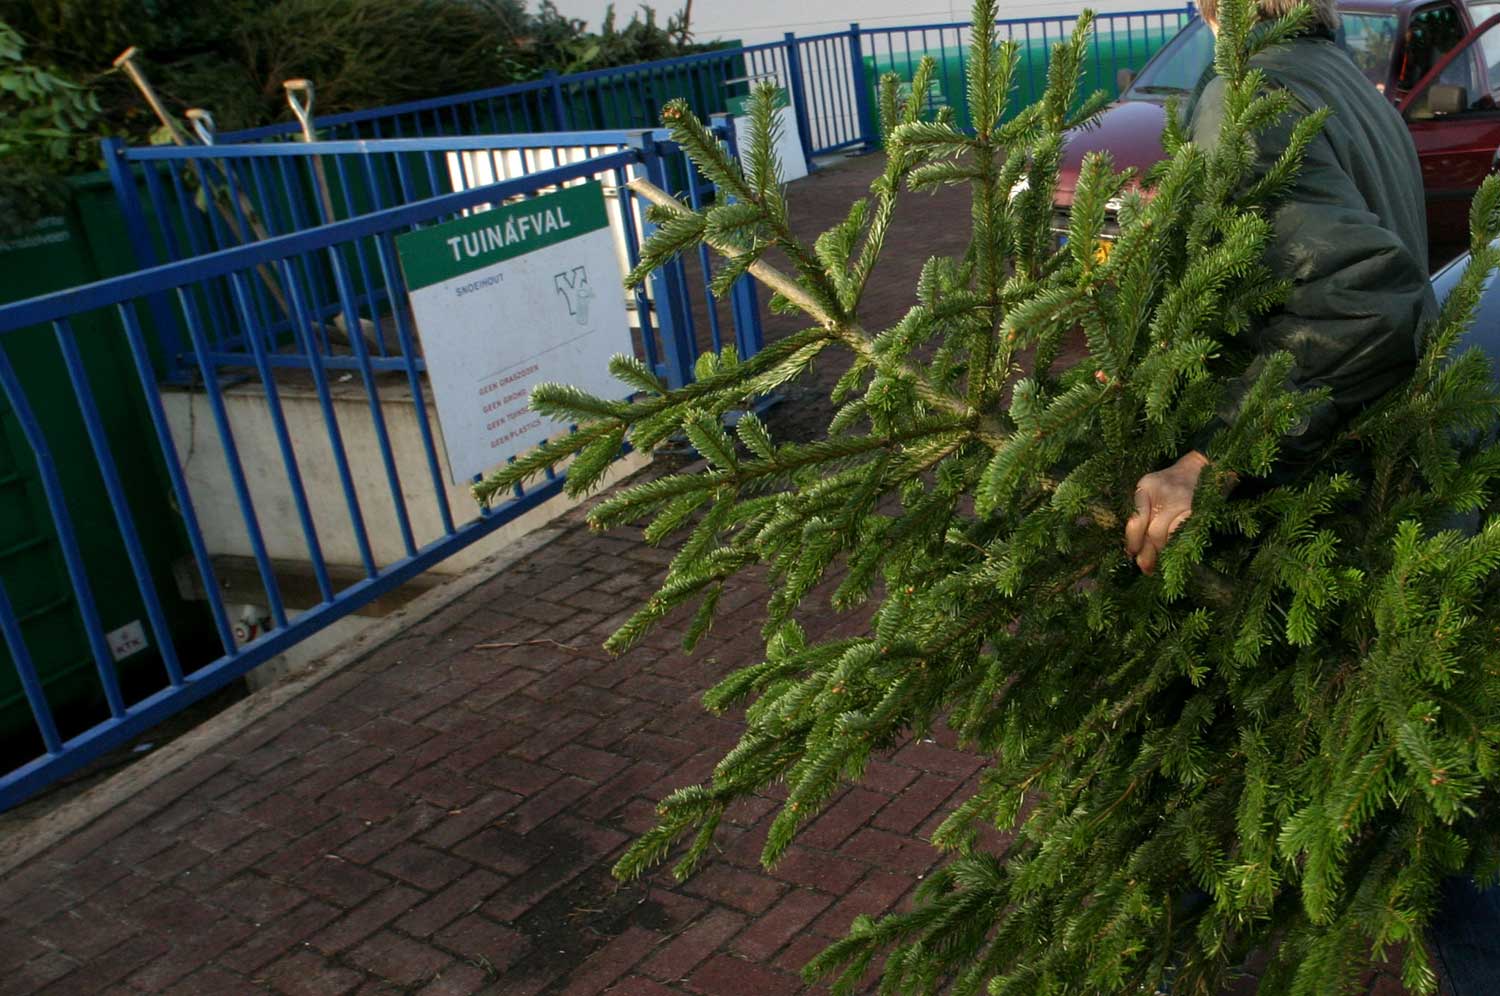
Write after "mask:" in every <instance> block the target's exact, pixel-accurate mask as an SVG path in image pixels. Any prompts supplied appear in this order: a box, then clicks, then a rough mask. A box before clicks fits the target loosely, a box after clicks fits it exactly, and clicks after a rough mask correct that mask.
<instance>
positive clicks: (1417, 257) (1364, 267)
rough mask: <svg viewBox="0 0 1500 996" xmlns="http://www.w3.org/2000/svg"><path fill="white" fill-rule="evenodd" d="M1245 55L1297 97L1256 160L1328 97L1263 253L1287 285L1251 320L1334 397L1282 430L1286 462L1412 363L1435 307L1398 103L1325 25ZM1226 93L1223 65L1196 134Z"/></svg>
mask: <svg viewBox="0 0 1500 996" xmlns="http://www.w3.org/2000/svg"><path fill="white" fill-rule="evenodd" d="M1252 65H1254V66H1256V67H1258V68H1260V69H1261V70H1262V71H1263V72H1264V73H1265V74H1266V76H1267V78H1268V79H1269V81H1270V85H1272V86H1274V87H1280V88H1284V89H1286V90H1288V91H1290V93H1291V95H1292V97H1293V98H1294V107H1295V108H1296V110H1295V111H1294V113H1293V114H1292V115H1289V116H1288V117H1287V118H1286V119H1283V120H1282V121H1281V122H1279V123H1278V124H1277V125H1275V126H1273V127H1272V128H1270V129H1269V130H1267V131H1266V132H1263V133H1261V134H1260V135H1259V136H1257V137H1256V146H1257V150H1258V156H1257V159H1258V168H1259V169H1260V170H1262V171H1263V170H1265V169H1266V168H1268V167H1269V166H1270V165H1271V164H1272V163H1273V162H1275V161H1276V159H1277V157H1278V156H1279V155H1280V154H1281V153H1282V151H1283V150H1284V149H1285V148H1286V145H1287V141H1288V137H1289V136H1290V134H1291V128H1292V126H1293V124H1295V122H1296V119H1297V116H1298V115H1305V114H1308V113H1311V112H1313V111H1315V110H1317V109H1319V108H1322V107H1328V108H1331V109H1332V114H1331V115H1330V116H1329V118H1328V123H1327V125H1326V126H1325V127H1324V128H1323V131H1322V133H1321V134H1320V135H1319V136H1318V137H1317V138H1316V139H1314V140H1313V142H1312V144H1311V145H1310V146H1309V148H1308V150H1307V154H1306V157H1305V159H1304V162H1303V166H1302V171H1301V173H1300V174H1299V175H1298V177H1297V179H1296V181H1295V182H1294V184H1293V185H1292V187H1291V189H1290V190H1289V191H1288V192H1287V194H1286V196H1285V198H1284V200H1282V201H1281V202H1280V205H1279V206H1278V207H1277V208H1276V209H1275V211H1274V213H1273V215H1272V226H1273V227H1272V239H1271V243H1270V245H1269V247H1268V250H1267V257H1266V258H1267V262H1268V264H1269V266H1270V269H1271V271H1272V272H1273V273H1275V274H1276V275H1278V276H1281V277H1284V278H1287V279H1289V280H1291V281H1292V284H1293V287H1292V292H1291V295H1290V297H1289V298H1288V299H1287V301H1286V303H1285V304H1284V305H1282V306H1281V307H1279V308H1278V309H1277V310H1276V311H1274V312H1272V313H1271V314H1269V315H1266V316H1264V317H1263V318H1262V319H1261V320H1260V321H1259V322H1258V323H1257V325H1256V327H1255V328H1254V329H1253V330H1252V331H1251V335H1252V336H1253V337H1254V338H1253V346H1254V349H1255V351H1256V352H1257V353H1259V354H1260V355H1266V354H1269V353H1273V352H1279V351H1287V352H1289V353H1291V355H1292V356H1293V357H1294V358H1295V361H1296V367H1295V369H1294V371H1293V374H1292V386H1293V387H1295V388H1298V389H1302V390H1308V389H1315V388H1321V387H1326V388H1328V389H1329V392H1330V399H1329V401H1328V402H1326V403H1324V404H1323V405H1321V406H1319V408H1318V409H1316V410H1315V411H1314V412H1313V413H1312V415H1311V416H1310V417H1309V418H1307V419H1305V420H1303V422H1302V423H1301V424H1299V425H1298V426H1297V427H1296V428H1295V429H1294V430H1293V433H1292V435H1290V436H1288V437H1287V438H1285V439H1284V440H1283V441H1282V448H1281V460H1282V463H1283V464H1284V465H1285V467H1286V469H1299V468H1301V467H1305V466H1306V465H1308V463H1309V462H1310V461H1311V460H1313V459H1314V458H1315V457H1316V455H1317V453H1318V452H1319V451H1320V450H1321V449H1322V448H1323V446H1324V445H1326V444H1327V443H1328V442H1329V440H1330V439H1331V438H1332V437H1333V435H1334V434H1335V433H1337V432H1338V431H1339V430H1340V429H1341V428H1342V427H1343V426H1344V425H1346V424H1347V423H1348V421H1349V419H1350V418H1352V417H1353V416H1354V415H1355V414H1357V413H1358V412H1359V411H1360V409H1362V408H1364V407H1365V406H1366V405H1368V404H1369V403H1370V402H1372V401H1374V400H1376V399H1377V398H1379V397H1380V396H1381V395H1383V394H1384V393H1386V392H1387V391H1389V390H1390V389H1391V388H1393V387H1395V386H1397V385H1398V384H1400V383H1402V382H1403V381H1404V380H1406V378H1407V377H1409V376H1410V375H1411V372H1412V370H1413V369H1414V368H1415V366H1416V360H1417V352H1418V348H1419V341H1418V340H1419V336H1420V335H1421V332H1422V329H1423V326H1424V325H1425V323H1426V322H1427V321H1428V320H1430V319H1431V318H1433V317H1435V316H1436V314H1437V304H1436V301H1435V299H1434V298H1433V294H1432V287H1431V285H1430V284H1429V282H1428V279H1427V218H1426V210H1425V199H1424V196H1423V191H1422V172H1421V166H1420V164H1419V163H1418V160H1417V152H1416V148H1415V146H1413V144H1412V140H1411V135H1410V134H1409V133H1408V132H1407V130H1406V126H1405V123H1404V122H1403V121H1402V120H1401V116H1400V115H1399V114H1397V112H1396V109H1395V108H1394V107H1393V106H1392V105H1391V103H1390V102H1389V101H1388V100H1386V99H1385V97H1384V96H1383V95H1382V94H1381V93H1380V92H1379V91H1377V90H1376V89H1375V87H1374V86H1372V85H1371V84H1370V82H1369V80H1368V79H1367V78H1366V77H1365V76H1364V74H1363V73H1362V72H1360V70H1359V69H1358V68H1356V67H1355V65H1354V63H1353V61H1352V60H1350V58H1349V56H1348V55H1347V54H1346V53H1345V52H1344V50H1343V49H1341V48H1339V47H1338V46H1337V45H1336V44H1334V42H1333V41H1332V40H1331V39H1329V38H1325V37H1321V36H1318V35H1306V36H1302V37H1298V38H1295V39H1293V40H1291V41H1289V42H1287V43H1286V44H1284V45H1280V46H1277V47H1275V48H1272V49H1268V50H1267V51H1265V52H1262V53H1260V54H1259V55H1257V56H1255V58H1254V59H1253V61H1252ZM1224 97H1225V86H1224V81H1223V80H1222V79H1218V78H1217V77H1216V78H1213V79H1211V80H1210V81H1209V82H1208V83H1207V84H1206V86H1205V87H1204V88H1203V90H1202V93H1201V96H1200V97H1199V99H1198V100H1197V102H1196V104H1195V106H1194V107H1193V108H1192V109H1191V111H1190V113H1191V118H1190V128H1189V132H1190V135H1191V137H1192V139H1193V141H1194V142H1195V143H1197V144H1199V145H1201V146H1204V147H1208V148H1211V147H1212V145H1213V144H1214V143H1215V142H1216V141H1217V139H1218V134H1219V124H1220V122H1221V121H1222V119H1223V115H1224ZM1254 373H1255V369H1254V367H1252V369H1251V372H1250V374H1249V375H1248V376H1247V379H1246V380H1245V381H1244V382H1242V383H1241V384H1240V385H1239V386H1238V387H1237V389H1235V390H1233V391H1231V393H1230V398H1229V400H1228V402H1227V404H1226V406H1225V407H1224V409H1222V410H1221V412H1220V418H1221V419H1223V420H1224V421H1226V422H1227V421H1228V420H1229V419H1231V418H1232V417H1233V415H1234V412H1235V410H1236V407H1237V403H1238V400H1239V397H1240V395H1242V393H1243V391H1244V389H1245V388H1246V387H1247V386H1248V383H1249V378H1251V377H1253V375H1254ZM1217 428H1219V426H1211V427H1210V432H1209V433H1206V434H1205V435H1204V436H1203V437H1200V438H1202V439H1204V440H1205V441H1206V438H1207V436H1209V435H1211V434H1212V431H1213V430H1216V429H1217Z"/></svg>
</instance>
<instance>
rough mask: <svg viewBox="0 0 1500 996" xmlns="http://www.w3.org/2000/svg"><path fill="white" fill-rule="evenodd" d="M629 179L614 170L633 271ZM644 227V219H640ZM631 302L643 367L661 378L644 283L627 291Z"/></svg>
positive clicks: (635, 245)
mask: <svg viewBox="0 0 1500 996" xmlns="http://www.w3.org/2000/svg"><path fill="white" fill-rule="evenodd" d="M629 179H630V177H629V175H628V172H627V168H626V167H624V166H621V167H619V168H618V169H616V170H615V189H616V191H618V196H619V198H620V227H621V228H622V229H624V232H625V262H626V263H628V264H629V266H630V268H631V269H632V270H633V269H635V267H636V265H637V264H639V263H640V261H641V250H640V240H639V238H638V237H637V231H638V230H637V228H636V207H635V195H634V194H632V193H631V192H630V188H629V187H627V186H626V185H625V184H626V182H627V181H628V180H629ZM642 223H643V224H644V219H642ZM630 293H631V296H632V300H634V301H635V318H636V322H637V323H638V324H639V325H640V329H641V352H642V353H643V354H644V355H645V360H646V366H647V367H649V368H650V370H651V372H652V373H654V374H656V375H657V376H658V377H661V376H664V375H665V373H666V367H665V365H664V364H663V363H662V362H661V359H660V356H659V354H658V353H657V350H656V333H655V331H654V319H653V318H652V313H651V296H650V295H649V294H647V293H646V287H645V284H644V283H640V284H636V285H635V286H634V287H632V288H630Z"/></svg>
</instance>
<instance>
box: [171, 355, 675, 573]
mask: <svg viewBox="0 0 1500 996" xmlns="http://www.w3.org/2000/svg"><path fill="white" fill-rule="evenodd" d="M394 380H395V379H394V378H392V379H389V380H383V381H382V383H381V385H380V393H381V399H382V406H381V410H382V412H383V414H384V417H385V423H386V427H387V430H388V431H389V433H390V439H391V448H392V451H393V453H394V454H395V457H396V465H397V470H398V473H399V475H400V480H401V492H402V495H403V497H404V498H405V501H406V507H407V511H408V514H409V515H410V518H411V525H412V532H413V534H414V538H415V539H416V543H417V546H418V547H421V546H422V545H424V544H426V543H430V542H432V541H434V540H436V539H438V538H440V537H441V536H442V535H443V526H442V520H441V518H440V514H439V505H438V502H439V501H442V502H445V503H446V504H447V506H448V508H449V510H450V511H451V513H452V516H453V521H454V524H455V525H461V524H463V523H465V522H468V521H471V520H473V519H475V518H477V515H478V507H477V505H476V504H475V502H474V499H473V498H472V497H471V496H470V495H469V491H468V488H467V487H455V486H453V485H452V484H449V483H448V482H447V464H446V462H445V461H446V457H445V455H444V452H443V449H442V445H443V444H442V433H441V431H440V430H439V429H438V423H437V415H436V412H435V410H434V409H433V408H432V406H431V403H430V401H429V404H428V409H427V412H428V420H429V423H430V424H431V426H432V428H433V431H434V434H435V435H436V437H437V440H436V441H437V447H438V460H439V469H440V471H441V473H442V481H443V492H442V493H441V494H440V495H439V494H436V493H435V491H434V487H433V481H432V475H431V473H430V472H429V471H428V467H427V458H426V455H425V450H424V449H423V446H422V437H421V434H420V431H419V429H418V422H417V411H416V406H415V405H413V403H412V399H411V393H410V391H409V390H408V389H407V388H406V386H405V381H404V379H401V380H400V381H399V383H393V381H394ZM336 387H337V390H336V393H335V398H334V409H335V413H336V415H337V420H338V425H339V431H340V434H341V435H342V437H343V442H344V447H345V450H346V452H347V453H348V456H349V463H350V467H351V469H352V471H353V474H352V476H353V477H354V484H355V491H356V494H357V495H358V496H359V504H360V509H361V511H362V513H363V515H364V521H365V528H366V530H367V532H368V534H369V537H370V543H371V546H372V547H373V550H374V555H375V560H376V562H377V564H378V565H381V566H384V565H387V564H390V563H392V562H394V561H397V560H400V559H402V558H403V557H404V556H406V550H405V546H404V544H403V542H402V539H401V532H400V529H399V526H398V522H397V518H396V513H395V507H394V502H393V500H392V496H391V489H390V486H389V484H388V483H387V477H386V472H385V467H384V463H383V461H382V460H381V456H380V448H379V444H378V442H377V437H376V433H375V425H374V421H373V419H372V417H371V414H370V408H369V405H368V403H367V402H366V400H365V393H364V390H363V387H362V386H361V385H360V384H359V381H358V380H357V379H355V380H354V381H352V382H345V383H343V384H339V385H336ZM279 390H280V394H281V402H282V410H283V412H284V414H285V417H286V421H287V426H288V428H289V430H290V433H291V437H292V440H293V447H294V449H295V451H296V457H297V465H298V467H299V469H300V471H301V474H302V479H303V484H304V487H305V488H306V491H307V495H308V500H309V504H310V506H311V509H312V516H313V519H314V522H315V524H316V530H317V536H318V540H319V542H320V543H321V545H322V550H323V556H324V559H325V560H326V561H327V562H328V563H330V564H337V565H349V566H357V565H359V563H360V557H359V547H358V545H357V543H356V540H355V532H354V530H353V528H352V526H351V524H350V517H349V512H348V505H347V503H346V502H345V500H344V490H343V487H342V485H341V483H340V480H339V474H338V467H337V464H336V463H335V462H334V458H333V448H332V445H331V443H330V440H329V434H328V432H327V430H326V429H325V427H324V422H323V415H322V411H321V410H320V408H319V406H318V401H317V395H316V394H315V393H314V392H313V391H312V389H311V387H310V385H308V386H302V385H297V384H290V385H285V384H284V385H282V386H280V388H279ZM429 397H430V396H429ZM163 400H164V402H165V404H166V409H167V417H168V419H169V420H170V421H171V424H172V434H173V437H174V439H175V440H176V443H177V449H178V454H179V456H180V457H181V459H182V462H183V466H184V468H185V469H186V473H187V477H188V482H189V487H190V489H191V491H192V494H193V504H194V506H195V508H196V510H197V512H198V516H199V520H200V523H201V525H202V528H203V533H204V538H205V541H206V542H207V544H208V547H209V551H210V552H211V553H213V554H215V555H227V556H240V557H248V556H251V547H250V541H249V537H248V533H247V531H246V529H245V526H244V522H243V519H242V518H241V514H240V508H239V503H238V501H237V500H236V498H235V492H234V487H233V484H232V482H231V479H230V476H229V470H228V463H227V461H226V460H225V458H224V449H223V446H222V445H221V444H220V441H219V434H218V431H217V429H216V427H215V425H214V420H213V416H212V413H211V412H210V411H209V406H208V402H207V399H206V398H205V397H204V396H203V393H202V391H201V390H187V389H179V390H168V391H165V392H164V397H163ZM225 403H226V407H227V409H228V412H229V419H230V423H231V426H232V428H233V432H234V440H235V444H236V446H237V447H238V449H239V454H240V461H241V464H242V465H243V466H244V468H245V472H246V476H247V478H248V480H249V487H250V492H251V495H252V499H253V503H254V506H255V512H256V515H257V517H258V519H259V522H260V528H261V530H262V532H263V533H264V535H265V540H266V546H267V549H268V552H269V554H270V556H271V557H272V558H273V559H281V560H290V561H306V560H308V559H309V556H308V546H307V541H306V539H305V538H304V534H303V532H302V528H301V524H300V520H299V518H298V516H297V510H296V505H295V504H294V502H293V498H292V491H291V487H290V484H289V483H288V474H287V470H286V467H285V464H284V463H283V461H282V457H281V451H280V448H279V447H278V446H277V442H276V436H275V434H274V430H273V426H272V421H271V417H270V411H269V408H268V406H267V402H266V397H265V391H264V389H263V388H262V387H261V386H260V385H259V383H258V381H252V382H251V383H250V384H246V385H243V386H240V387H236V388H232V389H230V390H229V391H228V392H227V393H226V395H225ZM645 463H646V458H644V457H642V456H641V455H639V454H635V453H632V454H631V455H630V456H628V457H626V458H624V459H623V460H620V461H618V462H617V463H616V464H615V467H614V470H613V471H612V473H611V476H610V478H609V480H611V481H612V480H618V479H619V478H620V477H623V476H625V475H626V474H629V473H633V472H634V471H636V470H638V469H640V468H641V467H643V466H644V465H645ZM576 504H577V502H575V501H574V500H572V499H570V498H568V497H566V496H565V495H558V496H557V497H555V498H553V499H552V500H551V501H549V502H546V503H545V504H543V505H541V506H539V507H537V508H535V509H532V510H531V511H530V512H528V513H527V514H525V515H523V516H521V517H520V518H519V519H517V520H515V521H514V522H511V523H509V524H507V525H505V526H502V527H500V528H499V529H497V530H496V531H495V532H493V533H491V534H490V535H489V536H488V537H486V538H485V539H483V540H481V541H479V542H477V543H474V544H472V545H470V546H469V547H467V548H466V549H464V550H463V551H462V552H460V553H458V554H456V555H455V556H453V557H451V558H449V559H448V560H446V561H444V562H442V563H441V564H440V565H438V566H437V567H436V568H435V570H436V571H438V572H442V573H448V574H457V573H461V572H463V571H464V570H465V569H467V568H468V567H470V566H472V565H473V564H475V563H477V562H478V561H480V560H482V559H484V558H485V557H487V556H489V555H490V554H492V553H495V552H497V551H499V550H501V549H503V548H504V547H505V546H506V545H507V544H508V543H510V542H512V541H514V540H515V539H517V538H518V537H520V536H522V535H524V534H525V533H527V532H529V531H530V530H532V529H535V528H537V527H538V526H541V525H542V524H544V523H546V522H547V521H549V520H551V519H553V518H555V517H556V516H558V515H560V514H562V513H563V512H564V511H566V510H567V509H569V508H571V507H573V506H574V505H576Z"/></svg>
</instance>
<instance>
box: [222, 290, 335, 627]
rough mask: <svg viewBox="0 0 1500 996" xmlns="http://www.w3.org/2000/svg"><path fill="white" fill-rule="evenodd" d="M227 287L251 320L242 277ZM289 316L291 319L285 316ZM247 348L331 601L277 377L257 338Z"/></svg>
mask: <svg viewBox="0 0 1500 996" xmlns="http://www.w3.org/2000/svg"><path fill="white" fill-rule="evenodd" d="M229 281H230V287H231V288H232V289H233V291H234V297H235V303H236V304H237V305H238V306H239V309H240V314H241V315H242V316H244V319H245V321H247V322H248V321H250V320H251V318H250V309H251V302H250V293H249V290H248V288H246V286H245V277H244V275H243V274H240V273H232V274H230V275H229ZM288 317H290V316H288ZM250 348H251V350H252V351H253V352H254V354H255V367H256V371H257V372H258V373H259V374H260V382H261V386H262V387H264V388H265V391H266V411H267V413H268V414H269V415H270V416H271V428H272V432H273V433H274V435H275V436H276V445H277V447H278V448H279V449H280V450H281V463H282V466H283V467H284V468H286V477H287V484H288V485H289V486H290V487H291V491H292V504H293V506H294V507H295V508H296V510H297V521H298V522H299V523H300V524H301V526H302V535H303V538H304V539H305V540H306V541H307V554H308V559H309V560H310V561H311V562H312V569H313V577H315V578H316V579H317V582H318V594H320V595H322V596H323V601H325V602H331V601H333V585H332V584H331V583H330V582H329V580H328V565H327V563H326V562H325V561H324V560H323V544H322V543H321V542H319V540H318V527H317V524H316V523H314V522H313V517H312V508H311V507H310V506H309V505H308V503H307V489H306V488H305V487H304V486H303V484H302V470H301V468H300V467H299V466H298V464H297V451H296V450H295V449H294V448H293V447H292V436H291V433H290V432H288V431H287V427H286V413H285V412H284V411H283V410H282V407H281V392H280V391H278V390H277V389H276V377H275V375H274V373H273V372H272V371H271V365H270V363H269V361H268V360H267V358H266V348H265V346H263V345H261V343H260V339H259V337H257V336H253V335H252V336H251V337H250Z"/></svg>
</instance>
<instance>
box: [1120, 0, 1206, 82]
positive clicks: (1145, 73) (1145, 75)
mask: <svg viewBox="0 0 1500 996" xmlns="http://www.w3.org/2000/svg"><path fill="white" fill-rule="evenodd" d="M1213 61H1214V33H1213V32H1212V31H1210V30H1209V29H1208V25H1207V24H1205V23H1204V21H1203V18H1201V17H1195V18H1193V20H1192V21H1191V22H1190V23H1189V24H1188V26H1187V27H1185V28H1183V29H1182V31H1181V32H1180V33H1179V34H1178V35H1177V37H1176V38H1173V39H1172V40H1171V41H1169V42H1167V44H1166V47H1165V48H1163V49H1162V50H1161V51H1160V52H1158V53H1157V54H1156V57H1155V58H1154V59H1152V60H1151V61H1150V62H1148V63H1146V68H1144V69H1142V70H1141V75H1139V76H1137V77H1136V78H1135V82H1134V83H1132V84H1131V85H1130V89H1129V90H1128V91H1127V99H1128V98H1129V97H1137V98H1139V97H1148V96H1151V95H1159V96H1171V95H1172V94H1188V93H1192V92H1193V88H1194V87H1196V86H1197V85H1198V80H1199V79H1201V78H1202V77H1203V73H1204V71H1205V70H1207V69H1208V67H1209V65H1210V64H1211V63H1212V62H1213Z"/></svg>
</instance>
